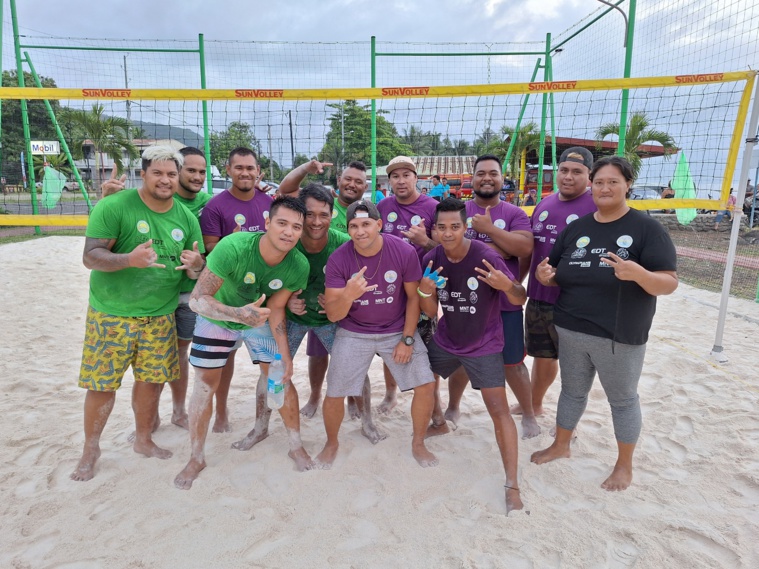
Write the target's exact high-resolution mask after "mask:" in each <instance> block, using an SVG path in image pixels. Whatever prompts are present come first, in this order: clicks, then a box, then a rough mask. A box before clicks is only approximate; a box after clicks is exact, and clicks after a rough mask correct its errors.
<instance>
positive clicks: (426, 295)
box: [416, 287, 432, 298]
mask: <svg viewBox="0 0 759 569" xmlns="http://www.w3.org/2000/svg"><path fill="white" fill-rule="evenodd" d="M416 294H418V295H419V296H421V297H422V298H429V297H431V296H432V293H431V292H430V293H426V292H422V290H421V289H420V288H419V287H416Z"/></svg>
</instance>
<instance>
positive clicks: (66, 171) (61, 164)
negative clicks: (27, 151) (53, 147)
mask: <svg viewBox="0 0 759 569" xmlns="http://www.w3.org/2000/svg"><path fill="white" fill-rule="evenodd" d="M45 164H47V165H48V166H50V167H51V168H53V169H55V170H58V171H59V172H60V173H61V174H63V175H64V176H66V178H68V177H70V176H71V165H70V164H69V161H68V158H66V155H65V154H56V155H54V156H35V157H34V172H35V174H34V175H35V176H36V178H37V179H38V180H41V179H42V177H43V173H44V172H45Z"/></svg>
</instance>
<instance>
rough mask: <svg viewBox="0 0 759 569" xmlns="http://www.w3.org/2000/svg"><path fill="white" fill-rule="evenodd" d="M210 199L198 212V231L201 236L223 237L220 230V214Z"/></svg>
mask: <svg viewBox="0 0 759 569" xmlns="http://www.w3.org/2000/svg"><path fill="white" fill-rule="evenodd" d="M213 202H214V200H213V199H211V201H209V202H208V203H207V204H206V207H204V208H203V211H202V212H200V231H201V233H202V234H203V235H211V236H213V237H224V235H223V234H222V230H221V213H220V211H219V210H218V208H217V207H216V204H214V203H213Z"/></svg>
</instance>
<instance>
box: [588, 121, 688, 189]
mask: <svg viewBox="0 0 759 569" xmlns="http://www.w3.org/2000/svg"><path fill="white" fill-rule="evenodd" d="M649 124H650V123H649V122H648V117H647V116H646V113H633V114H632V116H631V117H630V122H629V123H628V125H627V133H626V135H625V147H624V154H623V156H624V157H625V158H627V159H628V160H629V161H630V164H632V167H633V171H634V172H635V177H636V178H637V177H638V172H640V167H641V164H642V159H641V157H640V154H639V153H638V149H639V148H640V146H641V145H643V144H646V143H647V142H658V143H659V144H661V145H662V146H663V147H664V157H665V158H669V157H670V155H671V154H673V153H674V152H675V151H676V150H677V149H676V148H675V141H674V139H673V138H672V137H671V136H670V135H669V134H667V133H666V132H664V131H663V130H656V129H653V128H649ZM610 134H616V135H617V136H619V123H607V124H604V125H601V126H600V127H599V128H598V130H597V131H596V138H597V139H598V141H599V143H600V142H601V141H602V140H603V139H604V138H606V137H607V136H609V135H610ZM599 146H600V144H599Z"/></svg>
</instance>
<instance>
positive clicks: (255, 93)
mask: <svg viewBox="0 0 759 569" xmlns="http://www.w3.org/2000/svg"><path fill="white" fill-rule="evenodd" d="M284 94H285V92H284V90H282V89H235V97H237V98H238V99H281V98H282V97H284Z"/></svg>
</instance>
